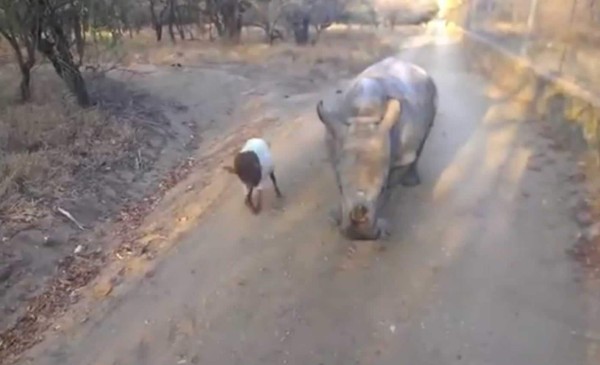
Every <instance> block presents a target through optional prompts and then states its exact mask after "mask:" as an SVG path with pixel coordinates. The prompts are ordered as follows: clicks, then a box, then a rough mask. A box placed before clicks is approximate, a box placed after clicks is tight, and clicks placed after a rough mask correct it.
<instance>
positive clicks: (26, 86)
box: [0, 29, 35, 102]
mask: <svg viewBox="0 0 600 365" xmlns="http://www.w3.org/2000/svg"><path fill="white" fill-rule="evenodd" d="M0 34H1V35H2V36H3V37H4V39H6V41H7V42H8V43H9V44H10V46H11V47H12V48H13V51H14V54H15V58H16V59H17V64H18V65H19V70H20V71H21V84H20V86H19V92H20V96H21V101H22V102H27V101H29V100H31V69H32V68H33V66H34V65H35V49H34V47H35V46H34V43H33V40H32V39H29V38H26V39H25V40H24V43H25V49H26V50H27V59H25V58H24V57H23V52H22V51H21V45H20V44H19V43H18V41H17V38H16V36H14V35H12V34H10V33H8V31H3V30H1V29H0Z"/></svg>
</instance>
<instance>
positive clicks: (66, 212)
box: [56, 207, 85, 231]
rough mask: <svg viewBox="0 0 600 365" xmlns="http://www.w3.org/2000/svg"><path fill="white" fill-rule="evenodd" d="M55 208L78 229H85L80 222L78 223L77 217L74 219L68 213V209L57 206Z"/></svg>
mask: <svg viewBox="0 0 600 365" xmlns="http://www.w3.org/2000/svg"><path fill="white" fill-rule="evenodd" d="M56 210H57V211H58V212H59V213H60V214H62V215H64V216H65V217H67V219H68V220H70V221H71V222H73V223H74V224H75V225H76V226H77V228H79V229H80V230H82V231H83V230H85V228H84V227H83V225H82V224H81V223H79V221H78V220H77V219H75V217H73V215H72V214H71V213H69V212H68V211H66V210H64V209H63V208H61V207H57V208H56Z"/></svg>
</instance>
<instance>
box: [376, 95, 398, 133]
mask: <svg viewBox="0 0 600 365" xmlns="http://www.w3.org/2000/svg"><path fill="white" fill-rule="evenodd" d="M401 109H402V107H401V104H400V101H399V100H397V99H389V100H388V101H387V105H386V108H385V113H384V114H383V118H382V119H381V122H380V123H379V128H380V129H381V130H383V131H386V132H387V131H389V130H390V129H392V127H393V126H394V125H395V124H396V122H397V121H398V119H399V118H398V117H399V116H400V112H401Z"/></svg>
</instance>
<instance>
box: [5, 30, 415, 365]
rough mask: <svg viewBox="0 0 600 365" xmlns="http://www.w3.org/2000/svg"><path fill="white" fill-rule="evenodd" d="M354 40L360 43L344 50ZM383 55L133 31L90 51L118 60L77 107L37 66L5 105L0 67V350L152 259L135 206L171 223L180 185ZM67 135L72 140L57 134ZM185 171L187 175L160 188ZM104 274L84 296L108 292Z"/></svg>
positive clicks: (23, 344)
mask: <svg viewBox="0 0 600 365" xmlns="http://www.w3.org/2000/svg"><path fill="white" fill-rule="evenodd" d="M408 32H410V31H408ZM406 33H407V31H404V33H398V34H406ZM355 41H362V42H365V43H367V44H369V46H368V47H365V48H363V49H356V48H355V47H354V44H353V43H352V42H355ZM390 51H391V46H390V45H389V44H388V43H386V42H385V40H383V39H379V38H377V37H375V36H374V35H372V34H370V33H369V32H362V31H357V32H356V33H350V34H348V33H347V32H343V33H336V32H333V33H332V34H330V35H328V36H326V37H325V38H324V39H323V40H322V42H321V43H320V44H319V45H318V46H316V47H310V48H308V49H306V50H302V49H298V48H296V47H294V46H291V45H287V44H280V45H277V46H275V47H268V46H266V45H264V44H262V42H260V43H259V42H256V41H254V39H252V38H251V39H250V40H246V42H245V43H244V44H243V45H241V46H238V47H226V46H221V45H219V44H211V43H208V42H202V41H198V42H184V43H179V44H178V45H176V46H175V47H174V46H172V45H170V44H169V43H166V44H164V45H160V46H156V44H155V43H154V42H153V41H152V39H151V38H150V37H149V36H148V35H147V34H142V35H140V37H138V38H134V39H133V40H128V43H126V45H125V46H124V47H123V49H122V50H117V51H116V52H115V54H109V55H108V56H106V57H105V58H106V59H101V60H100V61H114V60H115V59H117V60H118V61H119V64H117V66H118V67H116V69H114V70H112V71H110V72H109V73H108V78H98V76H97V75H95V74H90V75H89V77H90V79H89V84H90V88H91V90H92V91H93V94H94V96H95V97H96V98H97V99H98V100H99V102H100V104H99V105H98V107H97V108H94V109H92V110H90V111H86V112H81V111H80V110H79V109H78V108H77V107H76V106H75V105H73V103H72V101H71V100H70V98H69V96H68V93H66V92H65V91H64V88H63V87H62V84H61V82H60V81H59V80H57V79H56V77H55V76H54V75H53V73H52V72H51V71H50V70H48V69H47V68H46V67H44V66H42V67H41V68H39V69H37V70H36V73H35V75H34V80H35V84H34V90H35V93H36V95H35V100H34V102H33V103H32V104H28V105H23V106H20V105H14V103H12V100H11V99H12V98H13V97H14V96H13V93H14V90H15V83H16V82H17V79H16V78H15V77H13V75H14V74H15V70H14V67H12V66H11V65H8V66H4V67H3V69H2V72H0V77H2V80H3V83H4V84H7V85H8V87H6V88H5V89H3V90H2V93H3V94H2V98H1V100H2V101H3V104H2V107H3V109H2V110H3V113H4V115H3V119H2V120H1V122H2V123H0V126H1V127H2V129H0V137H1V138H0V141H2V143H3V144H2V145H1V146H0V151H1V152H2V153H3V155H2V157H3V158H2V160H1V161H0V162H2V165H1V166H0V167H2V168H3V169H4V170H2V173H3V175H2V181H1V183H0V187H1V188H2V189H3V190H2V191H1V193H2V197H3V199H2V201H1V203H0V218H1V219H2V224H0V237H3V239H2V242H1V245H0V254H1V258H2V260H1V261H0V277H1V280H0V281H1V287H0V290H1V291H0V311H1V313H2V315H0V329H1V330H2V331H3V333H2V335H1V336H2V337H0V339H1V340H0V354H2V356H0V357H2V358H4V359H6V357H5V355H8V354H10V353H12V352H15V351H17V352H18V351H20V350H22V349H24V348H27V347H28V346H30V345H32V344H33V343H35V342H37V341H38V340H39V334H40V333H41V331H42V330H43V329H45V328H47V327H48V326H49V325H50V324H51V320H50V319H51V318H53V317H54V316H56V315H60V314H61V313H62V312H63V311H64V310H66V309H67V308H68V306H69V305H71V304H73V303H74V302H76V301H78V300H79V299H80V297H82V296H85V295H82V294H81V293H80V291H79V290H78V289H79V288H82V287H84V286H85V285H87V284H88V283H89V282H90V281H91V280H93V279H94V278H95V277H96V275H97V274H98V273H99V272H100V271H101V270H100V269H101V268H102V267H105V266H107V265H110V263H111V262H113V261H114V260H115V258H116V259H117V261H118V262H117V263H116V264H115V265H113V266H114V270H115V271H116V273H115V274H116V277H121V276H123V275H124V274H125V271H124V270H123V267H124V266H127V265H128V264H127V263H126V261H127V258H129V257H134V258H135V257H139V255H142V256H143V260H147V259H151V258H152V257H154V256H155V255H156V254H157V253H156V249H155V248H154V246H156V245H158V243H157V242H160V241H161V240H160V239H157V237H162V235H161V234H157V233H155V234H154V236H152V235H150V236H145V237H144V238H143V239H142V241H137V240H136V237H139V236H140V235H142V236H143V235H144V233H145V232H144V228H142V229H141V230H138V228H139V226H140V225H141V224H142V222H144V218H145V217H146V215H148V214H150V213H151V212H153V211H154V213H155V215H154V216H153V217H152V218H149V219H148V220H147V223H146V225H145V226H151V225H152V223H153V222H158V225H159V228H163V223H164V226H166V227H167V228H168V230H169V231H170V230H171V228H173V227H170V225H171V223H166V222H167V221H168V220H169V218H171V216H169V215H170V214H171V215H173V214H181V211H182V210H183V209H184V207H182V206H181V203H182V202H183V203H187V202H186V200H185V197H184V198H183V199H182V197H181V191H180V190H183V191H187V192H189V193H190V194H195V193H197V190H198V189H200V188H202V187H203V186H204V185H206V184H207V183H208V178H209V177H211V176H212V175H213V174H214V170H215V169H216V167H218V165H219V164H221V163H222V161H223V159H224V158H225V157H226V156H229V154H230V152H231V151H232V149H234V148H236V147H237V144H239V143H241V139H242V138H244V136H249V135H250V134H252V133H255V134H256V133H258V134H260V132H259V131H260V130H261V129H262V128H264V127H266V126H270V125H274V124H275V125H276V124H278V123H282V122H286V121H287V120H288V119H289V118H290V117H289V116H288V112H290V111H291V110H292V109H291V108H290V109H289V110H288V109H286V108H281V105H282V104H287V105H291V106H294V105H295V101H296V100H299V99H300V100H301V99H302V94H304V93H307V92H314V90H315V89H320V88H321V87H322V85H323V84H324V83H327V82H329V81H330V80H332V79H336V78H339V77H344V76H346V75H349V74H351V73H353V72H356V71H357V70H360V69H361V68H363V67H365V66H366V65H367V64H368V63H370V62H372V61H373V60H375V59H376V58H377V57H380V56H383V55H386V54H389V53H390ZM341 55H345V58H342V56H341ZM111 57H112V59H111ZM173 62H178V63H182V64H183V67H181V68H179V67H171V66H170V65H171V64H172V63H173ZM109 66H112V63H109ZM109 68H112V67H109ZM298 98H299V99H298ZM275 107H276V108H275ZM65 131H66V132H65ZM69 131H74V132H73V136H72V137H65V135H68V133H69ZM15 141H18V142H22V143H19V144H15ZM32 146H33V148H32ZM191 171H194V174H193V177H192V179H193V181H192V182H189V183H186V184H184V185H181V184H180V185H179V186H178V187H179V188H180V190H178V189H177V188H175V189H174V190H173V191H172V192H170V195H167V197H164V195H165V193H166V192H167V191H169V190H170V189H171V188H173V187H174V186H176V184H177V183H178V182H180V181H181V180H182V179H184V178H185V177H186V176H187V175H188V174H189V173H190V172H191ZM23 186H24V187H25V189H24V188H22V187H23ZM169 196H172V197H173V199H169ZM163 198H165V199H164V202H163ZM171 200H172V201H171ZM58 207H60V208H62V209H65V210H66V211H68V212H70V213H71V214H72V215H73V216H74V217H75V218H76V219H77V220H78V222H79V223H81V224H82V225H83V226H84V228H85V229H84V230H79V229H78V227H77V225H76V224H74V223H73V222H71V221H69V220H68V219H67V218H65V217H64V216H62V215H61V214H60V213H59V212H58V211H57V208H58ZM162 210H166V211H167V212H163V211H162ZM198 213H199V212H198ZM184 219H187V218H184ZM190 223H191V217H190ZM157 229H158V228H154V230H155V231H156V230H157ZM175 233H179V231H178V230H175V231H174V232H173V234H175ZM165 234H166V233H165ZM133 265H134V266H135V264H133ZM104 271H106V272H108V276H111V270H110V269H106V270H104ZM116 280H119V279H118V278H115V277H111V279H110V280H108V282H109V283H108V284H104V283H101V284H100V289H95V292H99V293H100V294H99V295H100V296H102V295H103V293H104V294H107V293H108V292H109V291H110V290H112V289H111V288H112V286H113V285H114V284H115V282H116Z"/></svg>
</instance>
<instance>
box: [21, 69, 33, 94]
mask: <svg viewBox="0 0 600 365" xmlns="http://www.w3.org/2000/svg"><path fill="white" fill-rule="evenodd" d="M19 90H20V92H21V101H23V102H26V101H29V100H31V69H29V68H26V67H25V68H21V84H20V86H19Z"/></svg>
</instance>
